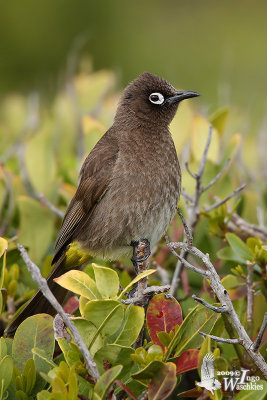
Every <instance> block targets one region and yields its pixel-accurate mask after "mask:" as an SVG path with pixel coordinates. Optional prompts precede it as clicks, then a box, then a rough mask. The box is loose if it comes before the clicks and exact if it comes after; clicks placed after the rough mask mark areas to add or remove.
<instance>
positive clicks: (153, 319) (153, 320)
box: [146, 293, 183, 350]
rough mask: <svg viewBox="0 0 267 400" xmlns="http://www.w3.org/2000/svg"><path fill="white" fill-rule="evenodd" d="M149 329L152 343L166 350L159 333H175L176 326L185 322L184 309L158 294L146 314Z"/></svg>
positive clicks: (163, 295)
mask: <svg viewBox="0 0 267 400" xmlns="http://www.w3.org/2000/svg"><path fill="white" fill-rule="evenodd" d="M146 320H147V328H148V333H149V336H150V337H151V339H152V341H153V342H154V343H156V344H158V345H159V346H161V347H162V349H163V350H164V349H165V347H164V346H163V345H162V344H161V343H160V341H159V338H158V336H157V332H162V331H164V332H167V333H170V332H171V331H174V328H175V325H181V323H182V322H183V316H182V309H181V306H180V304H179V303H178V301H177V300H176V299H175V298H173V297H171V298H168V297H166V296H165V294H164V293H161V294H156V295H155V296H154V297H153V298H152V299H151V300H150V302H149V305H148V308H147V314H146Z"/></svg>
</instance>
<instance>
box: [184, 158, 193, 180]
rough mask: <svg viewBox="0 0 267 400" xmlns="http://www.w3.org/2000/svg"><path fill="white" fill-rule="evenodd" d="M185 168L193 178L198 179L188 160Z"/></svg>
mask: <svg viewBox="0 0 267 400" xmlns="http://www.w3.org/2000/svg"><path fill="white" fill-rule="evenodd" d="M184 165H185V169H186V170H187V172H188V173H189V175H190V176H192V178H193V179H196V175H195V174H193V172H191V170H190V168H189V165H188V161H186V162H185V164H184Z"/></svg>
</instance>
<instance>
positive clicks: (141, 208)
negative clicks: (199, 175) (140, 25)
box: [8, 73, 198, 334]
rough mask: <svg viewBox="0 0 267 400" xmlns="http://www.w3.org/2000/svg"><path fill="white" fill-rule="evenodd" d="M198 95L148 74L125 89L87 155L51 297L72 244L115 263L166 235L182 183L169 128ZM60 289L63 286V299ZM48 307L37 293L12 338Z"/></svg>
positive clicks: (58, 249) (59, 244)
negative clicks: (137, 245) (135, 246)
mask: <svg viewBox="0 0 267 400" xmlns="http://www.w3.org/2000/svg"><path fill="white" fill-rule="evenodd" d="M195 96H198V94H197V93H195V92H188V91H177V90H176V89H174V87H173V86H171V85H170V84H169V83H168V82H166V81H165V80H163V79H161V78H158V77H157V76H155V75H152V74H150V73H143V74H142V75H140V76H139V77H138V78H137V79H136V80H134V81H133V82H132V83H130V85H129V86H128V87H127V88H126V89H125V90H124V92H123V94H122V97H121V100H120V103H119V106H118V110H117V113H116V116H115V119H114V123H113V125H112V127H111V128H110V129H109V130H108V131H107V132H106V133H105V135H104V136H103V137H102V138H101V139H100V140H99V142H98V143H97V144H96V146H95V147H94V148H93V150H92V151H91V152H90V154H89V155H88V156H87V158H86V160H85V162H84V164H83V166H82V169H81V172H80V180H79V185H78V189H77V191H76V194H75V196H74V197H73V199H72V200H71V202H70V204H69V206H68V209H67V211H66V214H65V217H64V220H63V223H62V227H61V230H60V232H59V235H58V239H57V241H56V246H55V254H54V259H53V263H54V264H55V267H54V269H53V271H52V273H51V277H50V278H49V285H52V286H53V290H54V292H55V291H56V285H55V283H53V280H52V279H54V278H55V277H56V276H59V275H61V274H62V273H63V272H64V262H65V261H64V260H65V253H66V250H67V249H68V245H69V244H70V243H71V242H74V241H75V242H78V244H79V246H81V248H83V249H85V250H87V251H88V252H89V254H90V255H92V256H98V257H102V258H106V259H111V260H117V259H119V258H120V257H121V256H123V255H126V256H130V255H131V253H132V247H131V242H133V241H136V240H139V239H141V238H145V239H148V241H149V242H150V245H151V246H154V245H155V244H156V243H157V242H158V241H159V239H160V238H161V236H162V235H163V234H164V232H165V231H166V230H167V228H168V226H169V224H170V222H171V220H172V218H173V216H174V213H175V209H176V206H177V203H178V200H179V196H180V184H181V172H180V167H179V162H178V158H177V154H176V150H175V147H174V143H173V140H172V137H171V134H170V132H169V128H168V126H169V124H170V122H171V121H172V119H173V117H174V115H175V113H176V111H177V108H178V104H179V102H180V101H181V100H183V99H185V98H190V97H195ZM73 267H76V266H75V265H74V266H73ZM57 286H58V285H57ZM61 289H62V288H60V287H59V286H58V288H57V290H59V296H58V298H59V300H60V301H62V298H63V296H64V291H62V290H61ZM55 295H57V293H56V294H55ZM46 307H48V303H47V301H46V300H45V299H43V297H42V295H41V294H40V293H39V292H38V293H37V294H36V295H35V297H34V298H33V300H32V301H31V302H30V303H29V304H28V305H27V306H26V308H25V309H24V310H23V312H22V314H20V315H19V317H18V319H17V320H15V321H14V323H12V324H11V325H10V327H9V328H8V333H9V334H10V332H11V331H14V329H16V327H17V326H18V324H19V323H20V322H21V321H22V320H23V319H25V318H26V317H27V316H29V315H33V314H36V313H37V312H40V311H42V312H51V310H50V309H47V308H46Z"/></svg>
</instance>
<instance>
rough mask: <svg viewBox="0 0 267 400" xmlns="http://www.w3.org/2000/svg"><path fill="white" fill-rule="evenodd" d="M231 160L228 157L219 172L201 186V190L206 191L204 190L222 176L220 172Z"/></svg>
mask: <svg viewBox="0 0 267 400" xmlns="http://www.w3.org/2000/svg"><path fill="white" fill-rule="evenodd" d="M230 161H231V159H230V158H228V159H227V160H226V162H225V164H224V166H223V167H222V169H221V170H220V172H218V174H217V175H216V176H215V177H214V178H213V179H212V180H211V181H210V182H209V183H208V184H207V185H206V186H202V189H201V190H202V192H206V190H208V189H209V188H210V187H211V186H213V185H214V184H215V183H216V182H217V181H218V180H219V179H220V177H221V176H222V174H223V173H224V171H225V170H226V168H227V167H228V164H229V162H230Z"/></svg>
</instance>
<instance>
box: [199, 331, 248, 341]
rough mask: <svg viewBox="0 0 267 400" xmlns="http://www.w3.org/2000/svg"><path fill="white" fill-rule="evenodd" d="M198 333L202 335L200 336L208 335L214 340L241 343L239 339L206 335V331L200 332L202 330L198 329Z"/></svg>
mask: <svg viewBox="0 0 267 400" xmlns="http://www.w3.org/2000/svg"><path fill="white" fill-rule="evenodd" d="M198 333H200V335H202V336H205V337H209V338H211V339H213V340H216V342H221V343H229V344H240V343H241V340H240V339H225V338H221V337H219V336H214V335H208V334H207V333H205V332H202V331H198Z"/></svg>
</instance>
